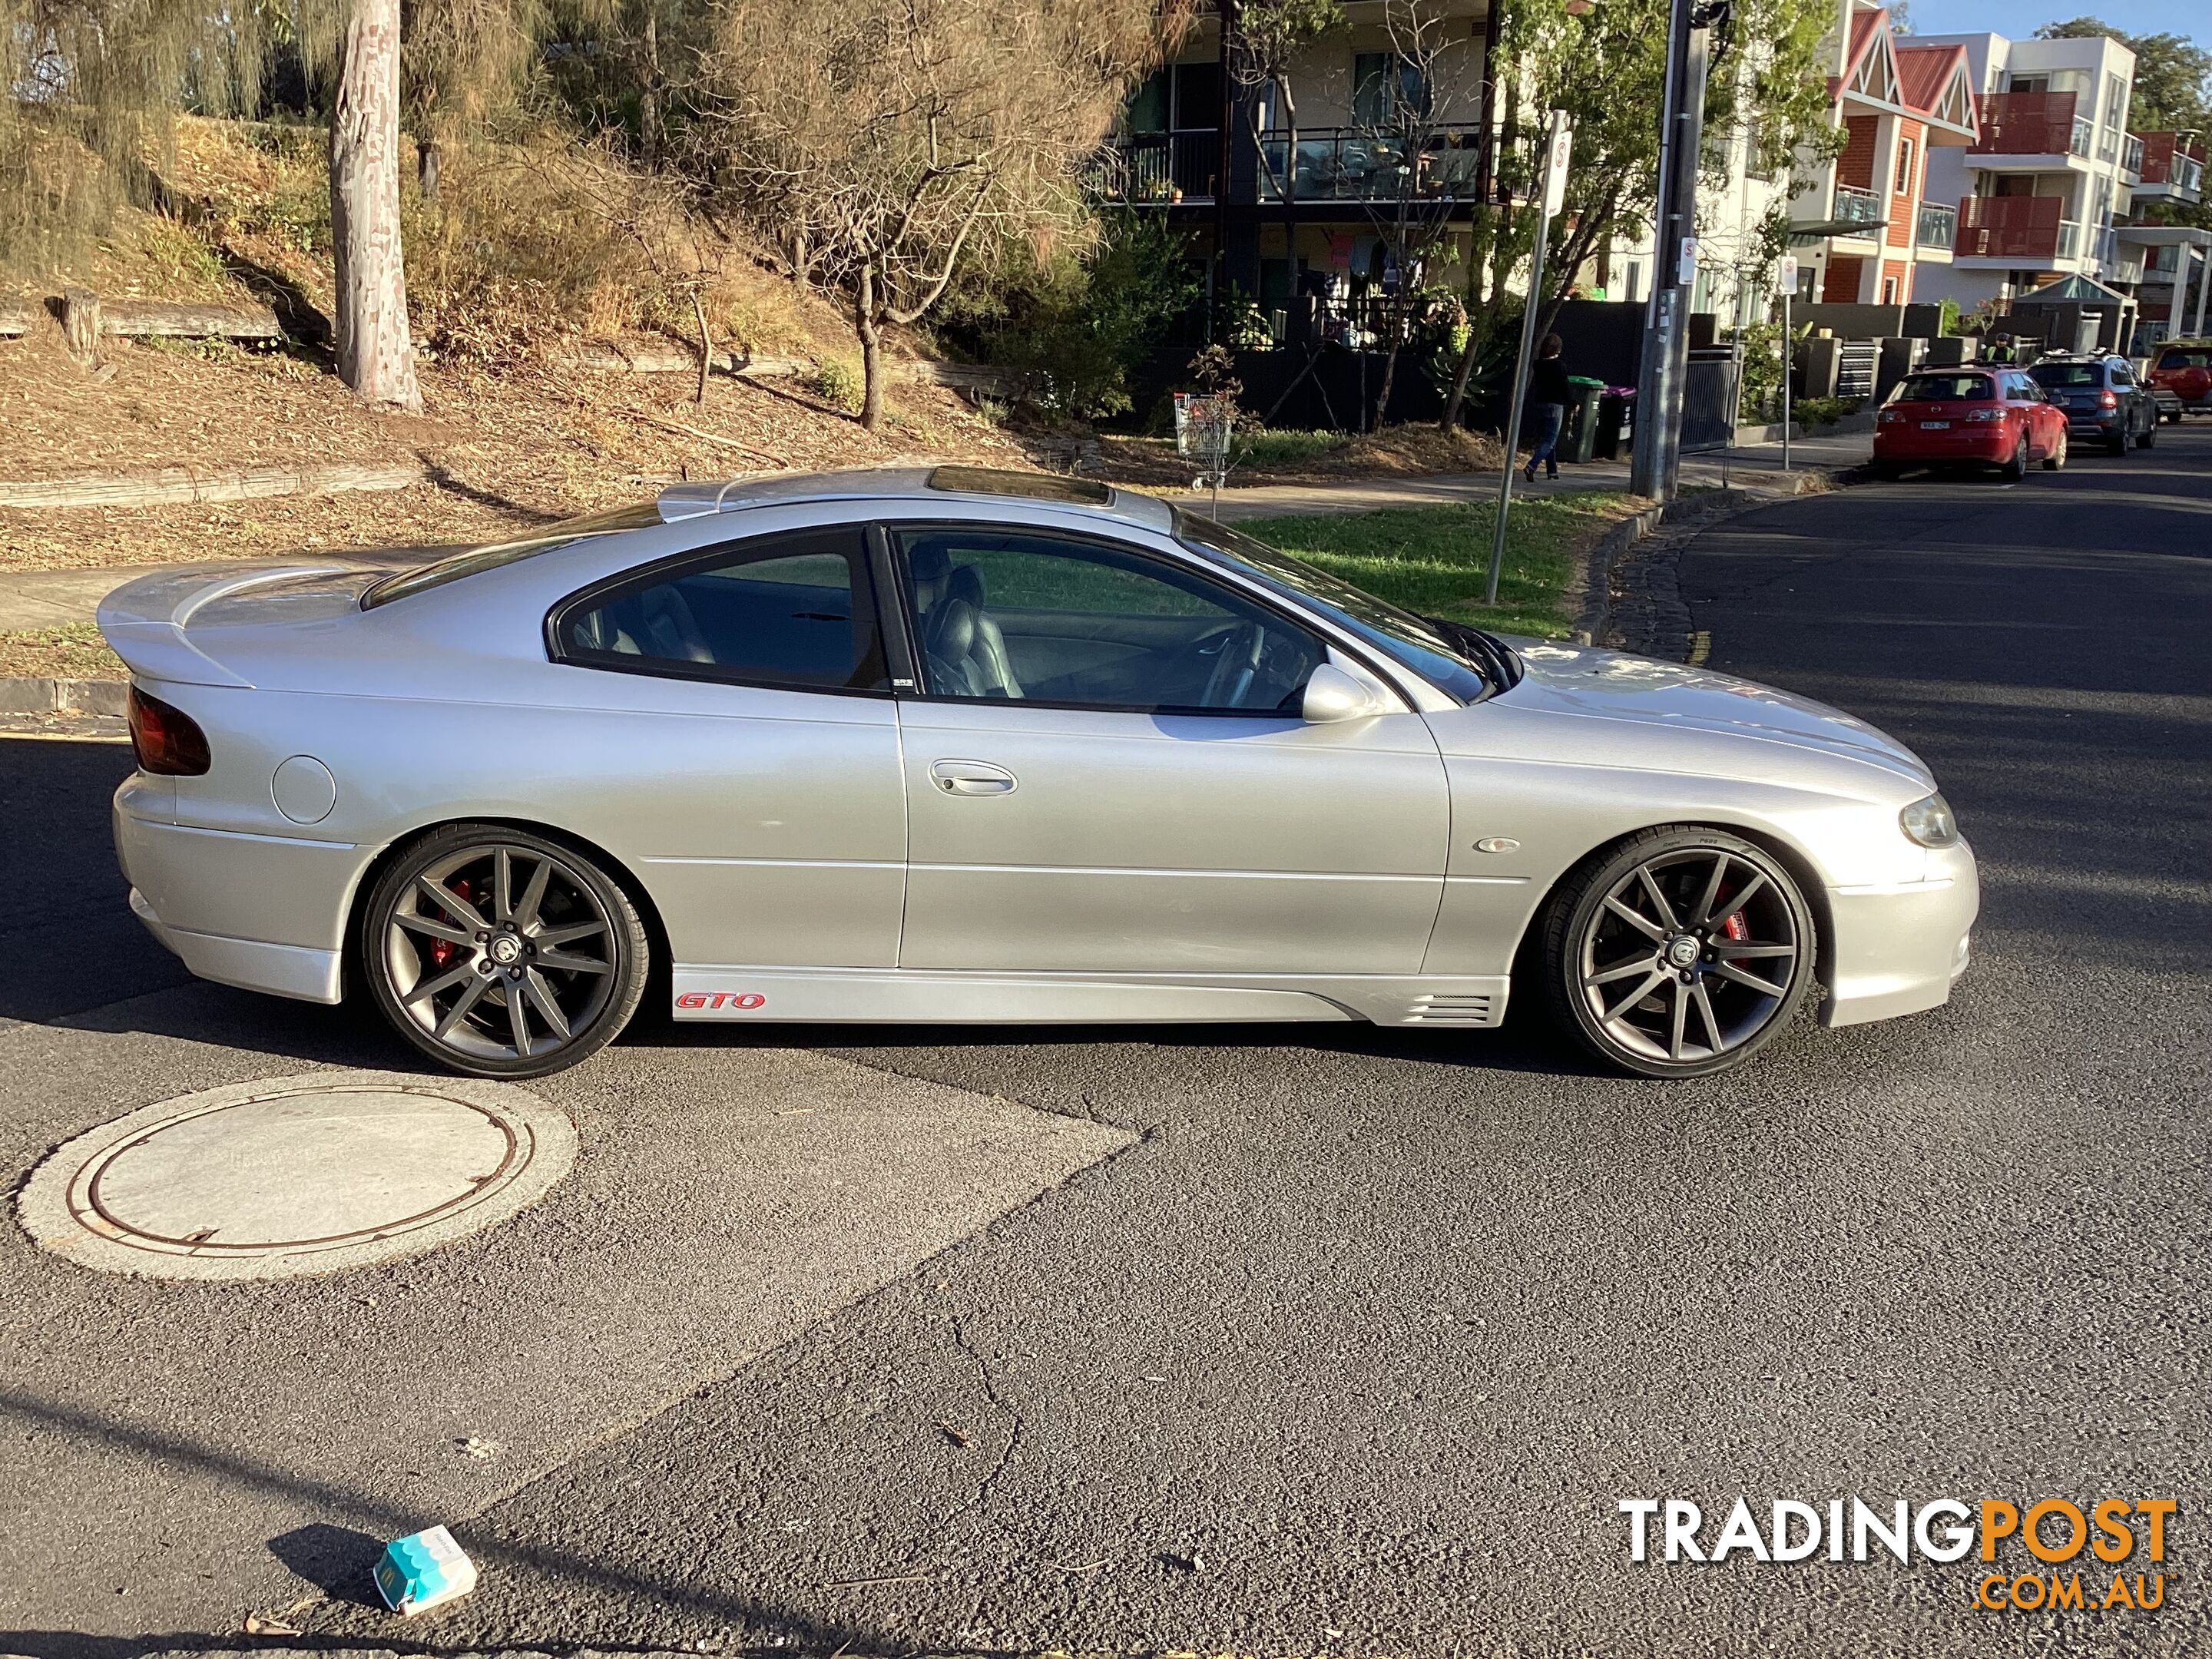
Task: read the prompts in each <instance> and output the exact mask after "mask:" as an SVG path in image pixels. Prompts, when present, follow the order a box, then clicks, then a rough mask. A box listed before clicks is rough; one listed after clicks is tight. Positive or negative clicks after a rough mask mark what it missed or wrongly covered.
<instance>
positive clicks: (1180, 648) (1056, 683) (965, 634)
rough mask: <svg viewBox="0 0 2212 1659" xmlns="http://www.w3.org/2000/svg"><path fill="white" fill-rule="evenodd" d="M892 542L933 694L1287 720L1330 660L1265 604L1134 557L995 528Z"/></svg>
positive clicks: (913, 534)
mask: <svg viewBox="0 0 2212 1659" xmlns="http://www.w3.org/2000/svg"><path fill="white" fill-rule="evenodd" d="M898 539H899V544H900V550H901V552H902V555H903V560H904V565H905V573H906V574H905V580H906V586H907V600H908V608H909V611H908V613H909V615H910V616H911V617H912V618H913V622H914V629H915V640H916V642H917V644H918V645H919V646H920V647H921V651H920V654H921V659H922V662H921V668H922V676H923V683H924V688H925V690H927V692H928V694H929V695H930V696H935V697H954V698H959V699H963V700H977V701H1005V702H1043V703H1052V704H1057V705H1060V706H1062V707H1068V706H1073V707H1077V708H1115V709H1134V710H1140V711H1145V712H1182V713H1198V712H1230V711H1235V712H1238V713H1243V714H1295V713H1296V712H1297V708H1298V702H1299V698H1300V696H1301V695H1302V694H1303V692H1304V688H1305V683H1306V680H1307V679H1308V678H1309V677H1310V676H1311V674H1312V672H1313V671H1314V669H1315V668H1316V666H1317V665H1319V664H1320V663H1322V661H1324V660H1325V659H1326V658H1327V654H1328V653H1327V651H1326V648H1325V647H1323V646H1322V643H1321V641H1319V640H1318V639H1316V637H1315V636H1314V635H1311V634H1310V633H1308V632H1307V631H1306V630H1305V629H1303V628H1299V627H1297V626H1296V625H1295V624H1293V623H1288V622H1285V621H1284V620H1283V619H1282V618H1281V617H1278V616H1277V615H1276V614H1275V613H1274V612H1273V611H1270V610H1268V609H1267V608H1266V607H1265V606H1263V605H1258V604H1256V603H1255V602H1253V601H1252V600H1249V599H1245V598H1244V597H1243V595H1242V594H1239V593H1237V592H1232V591H1231V590H1230V589H1227V588H1225V587H1222V586H1218V585H1217V584H1216V583H1213V582H1211V581H1208V580H1206V578H1205V577H1203V576H1201V575H1199V574H1195V573H1194V572H1190V571H1186V570H1183V569H1181V568H1177V567H1176V566H1173V565H1170V564H1169V563H1167V562H1164V561H1162V560H1157V559H1153V558H1150V557H1148V556H1146V555H1144V554H1142V553H1140V552H1138V551H1137V550H1133V549H1127V548H1118V547H1114V546H1110V545H1108V544H1102V543H1097V542H1086V541H1078V540H1075V539H1073V538H1062V537H1059V536H1053V535H1048V534H1041V533H1037V532H1026V531H1022V530H1009V529H1006V528H1003V527H1000V526H990V525H976V526H953V527H935V526H933V527H929V528H916V529H911V530H907V531H903V532H901V533H900V535H899V538H898Z"/></svg>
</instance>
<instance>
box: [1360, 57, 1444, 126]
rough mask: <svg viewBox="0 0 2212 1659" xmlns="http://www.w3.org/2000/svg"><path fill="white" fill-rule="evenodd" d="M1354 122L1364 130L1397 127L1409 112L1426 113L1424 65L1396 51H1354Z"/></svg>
mask: <svg viewBox="0 0 2212 1659" xmlns="http://www.w3.org/2000/svg"><path fill="white" fill-rule="evenodd" d="M1428 107H1429V85H1428V82H1427V79H1426V78H1425V76H1423V75H1422V73H1421V66H1420V65H1419V64H1416V63H1413V62H1412V61H1411V60H1409V59H1407V58H1401V57H1400V56H1398V54H1397V53H1395V52H1354V53H1353V54H1352V122H1353V124H1354V125H1358V126H1363V127H1390V126H1395V125H1399V124H1400V123H1401V122H1402V121H1403V120H1404V119H1405V118H1406V112H1408V111H1411V112H1426V110H1427V109H1428Z"/></svg>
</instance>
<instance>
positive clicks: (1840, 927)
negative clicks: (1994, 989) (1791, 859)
mask: <svg viewBox="0 0 2212 1659" xmlns="http://www.w3.org/2000/svg"><path fill="white" fill-rule="evenodd" d="M1827 899H1828V927H1829V943H1830V951H1831V955H1830V958H1829V963H1830V966H1829V975H1828V980H1829V982H1828V1000H1827V1001H1826V1002H1825V1003H1823V1004H1822V1005H1821V1007H1820V1023H1821V1024H1823V1025H1863V1024H1866V1023H1867V1022H1868V1021H1869V1020H1875V1019H1893V1018H1896V1017H1897V1016H1898V1015H1899V1014H1916V1013H1918V1012H1920V1011H1921V1010H1923V1009H1924V1008H1934V1007H1937V1006H1941V1005H1942V1004H1943V1003H1944V1002H1946V1001H1948V1000H1949V999H1950V995H1951V985H1952V982H1953V981H1954V980H1956V979H1957V978H1958V977H1959V975H1960V974H1963V973H1964V972H1966V963H1967V961H1968V959H1969V957H1970V956H1971V954H1972V951H1971V946H1970V944H1969V934H1970V933H1971V932H1972V927H1973V925H1974V918H1975V916H1976V915H1978V914H1979V913H1980V910H1981V906H1982V887H1981V878H1980V875H1979V874H1978V872H1977V871H1976V869H1975V867H1974V854H1973V852H1972V848H1969V847H1967V845H1966V843H1965V842H1960V843H1959V845H1958V846H1956V847H1954V848H1947V849H1945V850H1944V851H1942V852H1940V853H1930V854H1929V855H1928V878H1927V879H1926V880H1923V881H1914V882H1896V883H1888V884H1882V885H1879V886H1869V887H1831V888H1829V889H1828V890H1827Z"/></svg>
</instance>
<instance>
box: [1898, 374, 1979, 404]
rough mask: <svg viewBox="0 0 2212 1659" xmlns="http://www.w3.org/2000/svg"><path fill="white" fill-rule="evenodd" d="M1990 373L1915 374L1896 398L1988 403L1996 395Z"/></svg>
mask: <svg viewBox="0 0 2212 1659" xmlns="http://www.w3.org/2000/svg"><path fill="white" fill-rule="evenodd" d="M1995 396H1996V392H1993V391H1992V390H1991V389H1990V377H1989V376H1988V375H1986V374H1911V375H1907V376H1906V377H1905V380H1902V381H1900V382H1899V385H1898V388H1897V395H1896V397H1895V398H1893V400H1892V401H1893V402H1896V403H1900V404H1967V403H1986V402H1988V401H1989V400H1990V398H1994V397H1995Z"/></svg>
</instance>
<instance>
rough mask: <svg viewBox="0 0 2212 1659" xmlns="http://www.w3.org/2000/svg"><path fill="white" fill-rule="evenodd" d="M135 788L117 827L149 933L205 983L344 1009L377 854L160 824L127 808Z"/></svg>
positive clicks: (137, 909)
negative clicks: (345, 970)
mask: <svg viewBox="0 0 2212 1659" xmlns="http://www.w3.org/2000/svg"><path fill="white" fill-rule="evenodd" d="M135 782H136V780H133V781H130V782H126V783H125V785H124V786H123V788H122V789H121V790H119V791H118V794H117V802H116V807H115V811H114V816H113V820H112V822H113V825H114V830H115V852H116V857H117V859H118V860H119V861H120V863H121V864H122V866H123V875H124V878H125V880H126V881H128V882H129V883H130V884H131V911H132V913H133V914H134V915H137V918H138V920H139V921H142V922H143V923H144V924H145V925H146V928H147V930H148V931H149V933H152V934H153V935H154V937H155V939H159V940H160V941H161V943H162V944H163V945H166V946H167V947H168V949H170V950H171V951H174V952H176V954H177V955H178V957H180V958H181V959H182V960H183V962H184V964H185V967H187V968H189V969H191V970H192V972H193V973H195V974H197V975H199V976H200V977H201V978H203V979H210V980H214V981H217V982H218V983H221V984H224V985H236V986H240V987H244V988H245V989H246V990H249V991H265V992H268V993H270V994H272V995H275V996H282V997H296V998H299V999H301V1000H304V1001H307V1002H323V1003H334V1002H337V1001H338V1000H340V992H341V983H340V962H341V959H342V957H343V942H344V928H345V915H346V907H347V904H348V903H349V899H350V896H351V894H352V892H353V886H354V883H355V881H356V879H357V878H358V877H359V875H360V872H361V870H362V866H365V865H366V864H367V862H368V858H369V856H370V853H371V850H372V849H369V848H361V847H356V846H354V845H353V844H351V843H350V842H316V841H304V840H292V839H289V838H287V837H283V836H258V835H245V834H240V833H237V832H234V831H229V830H220V829H195V828H191V827H189V826H186V825H182V824H173V823H152V822H149V820H147V819H145V818H143V817H137V816H136V815H135V814H134V813H132V812H131V811H126V810H125V800H126V797H128V796H129V795H130V793H131V790H132V788H133V784H134V783H135Z"/></svg>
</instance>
